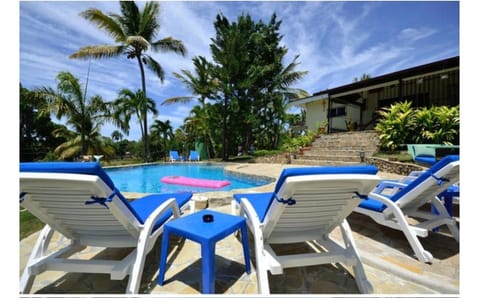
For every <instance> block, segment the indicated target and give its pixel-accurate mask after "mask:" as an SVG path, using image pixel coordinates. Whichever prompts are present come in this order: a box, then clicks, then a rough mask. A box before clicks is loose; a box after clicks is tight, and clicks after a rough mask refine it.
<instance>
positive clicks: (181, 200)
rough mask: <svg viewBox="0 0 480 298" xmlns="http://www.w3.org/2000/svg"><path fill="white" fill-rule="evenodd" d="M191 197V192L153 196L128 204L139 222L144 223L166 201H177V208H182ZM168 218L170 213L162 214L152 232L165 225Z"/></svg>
mask: <svg viewBox="0 0 480 298" xmlns="http://www.w3.org/2000/svg"><path fill="white" fill-rule="evenodd" d="M191 197H192V193H191V192H184V193H162V194H153V195H148V196H145V197H142V198H139V199H136V200H134V201H132V202H130V205H131V206H132V208H133V210H134V211H135V212H136V214H138V217H139V218H140V220H141V222H142V223H144V222H145V221H146V220H147V218H148V216H150V214H151V213H152V212H153V211H154V210H155V209H156V208H157V207H158V206H160V205H161V204H162V203H163V202H165V201H166V200H168V199H170V198H174V199H175V200H176V201H177V204H178V206H179V207H182V206H183V205H185V204H186V203H187V202H188V201H189V200H190V198H191ZM170 216H172V211H168V212H165V214H163V215H162V216H161V217H160V218H159V219H158V221H157V222H156V223H155V226H154V230H156V229H157V228H158V227H160V226H161V225H162V224H163V223H165V221H167V219H168V218H169V217H170Z"/></svg>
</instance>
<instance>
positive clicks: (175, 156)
mask: <svg viewBox="0 0 480 298" xmlns="http://www.w3.org/2000/svg"><path fill="white" fill-rule="evenodd" d="M175 161H182V158H181V156H179V155H178V151H175V150H170V162H175Z"/></svg>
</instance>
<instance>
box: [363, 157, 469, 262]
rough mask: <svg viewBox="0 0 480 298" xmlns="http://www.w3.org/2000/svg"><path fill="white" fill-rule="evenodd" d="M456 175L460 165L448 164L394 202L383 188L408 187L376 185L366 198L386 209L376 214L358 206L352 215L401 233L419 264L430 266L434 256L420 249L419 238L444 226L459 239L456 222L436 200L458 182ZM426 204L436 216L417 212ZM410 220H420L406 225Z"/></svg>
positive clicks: (401, 186)
mask: <svg viewBox="0 0 480 298" xmlns="http://www.w3.org/2000/svg"><path fill="white" fill-rule="evenodd" d="M459 172H460V161H459V160H458V161H454V162H450V163H449V164H447V165H445V166H444V167H442V168H441V169H439V170H438V171H437V172H435V173H433V175H430V177H429V178H427V179H425V180H424V181H423V182H421V183H419V184H418V185H417V186H416V187H415V188H414V189H412V190H410V191H409V192H407V193H406V194H405V195H403V196H402V197H401V198H400V199H398V200H397V201H395V202H393V201H392V200H391V199H390V198H389V197H391V196H392V195H393V194H391V193H390V194H388V196H387V195H385V194H382V193H383V192H384V191H385V189H386V188H389V189H393V190H394V191H398V190H401V189H403V188H405V187H407V185H408V184H405V183H400V182H393V181H383V182H382V183H380V184H379V187H377V188H375V189H374V190H373V191H372V192H371V193H370V194H369V197H371V198H373V199H375V200H377V201H380V202H382V203H383V204H385V205H386V206H387V208H386V209H385V210H383V212H379V211H374V210H370V209H366V208H362V207H360V206H359V207H356V208H355V210H354V211H355V212H358V213H361V214H365V215H367V216H369V217H371V218H372V219H373V220H374V221H375V222H377V223H378V224H381V225H384V226H387V227H390V228H392V229H396V230H399V231H402V232H403V233H404V234H405V237H406V238H407V240H408V242H409V244H410V246H411V247H412V249H413V251H414V253H415V256H416V257H417V258H418V259H419V260H420V261H422V262H425V263H431V262H432V260H433V256H432V254H431V253H430V252H429V251H427V250H425V249H424V248H423V245H422V244H421V242H420V240H419V239H418V237H427V236H428V233H429V230H430V231H431V230H433V229H434V228H437V227H439V226H441V225H446V226H447V227H448V229H449V231H450V233H451V234H452V236H453V237H454V238H455V240H457V241H459V238H460V235H459V234H460V233H459V230H458V227H457V222H456V219H455V218H453V217H451V216H450V214H448V211H447V209H446V208H445V206H444V205H443V203H442V201H441V199H440V198H438V197H437V195H438V194H440V193H441V192H443V191H444V190H446V189H447V188H448V187H449V186H451V185H452V184H455V183H457V182H458V181H459ZM423 173H425V172H418V173H414V174H413V175H411V177H408V180H405V181H411V180H412V179H415V176H420V175H422V174H423ZM410 183H411V182H410ZM426 203H431V204H432V205H433V206H434V207H435V208H436V210H437V211H438V214H434V213H432V212H431V211H430V210H428V211H423V210H420V207H422V206H423V205H425V204H426ZM409 217H411V218H415V219H416V220H420V222H419V223H417V224H412V223H411V222H410V223H409V220H408V218H409Z"/></svg>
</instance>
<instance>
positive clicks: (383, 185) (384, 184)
mask: <svg viewBox="0 0 480 298" xmlns="http://www.w3.org/2000/svg"><path fill="white" fill-rule="evenodd" d="M406 186H407V184H405V183H402V182H398V181H391V180H384V181H381V182H380V183H379V184H378V185H377V187H375V189H374V190H373V192H374V193H377V194H380V193H382V192H383V191H384V190H385V189H392V188H398V189H402V188H404V187H406Z"/></svg>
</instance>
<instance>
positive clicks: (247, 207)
mask: <svg viewBox="0 0 480 298" xmlns="http://www.w3.org/2000/svg"><path fill="white" fill-rule="evenodd" d="M242 213H245V214H246V216H247V217H248V218H249V220H250V221H251V223H252V226H254V227H259V226H260V225H261V223H260V219H259V218H258V215H257V212H255V209H254V208H253V206H252V204H250V202H249V201H248V200H247V199H246V198H241V199H240V214H242Z"/></svg>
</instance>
